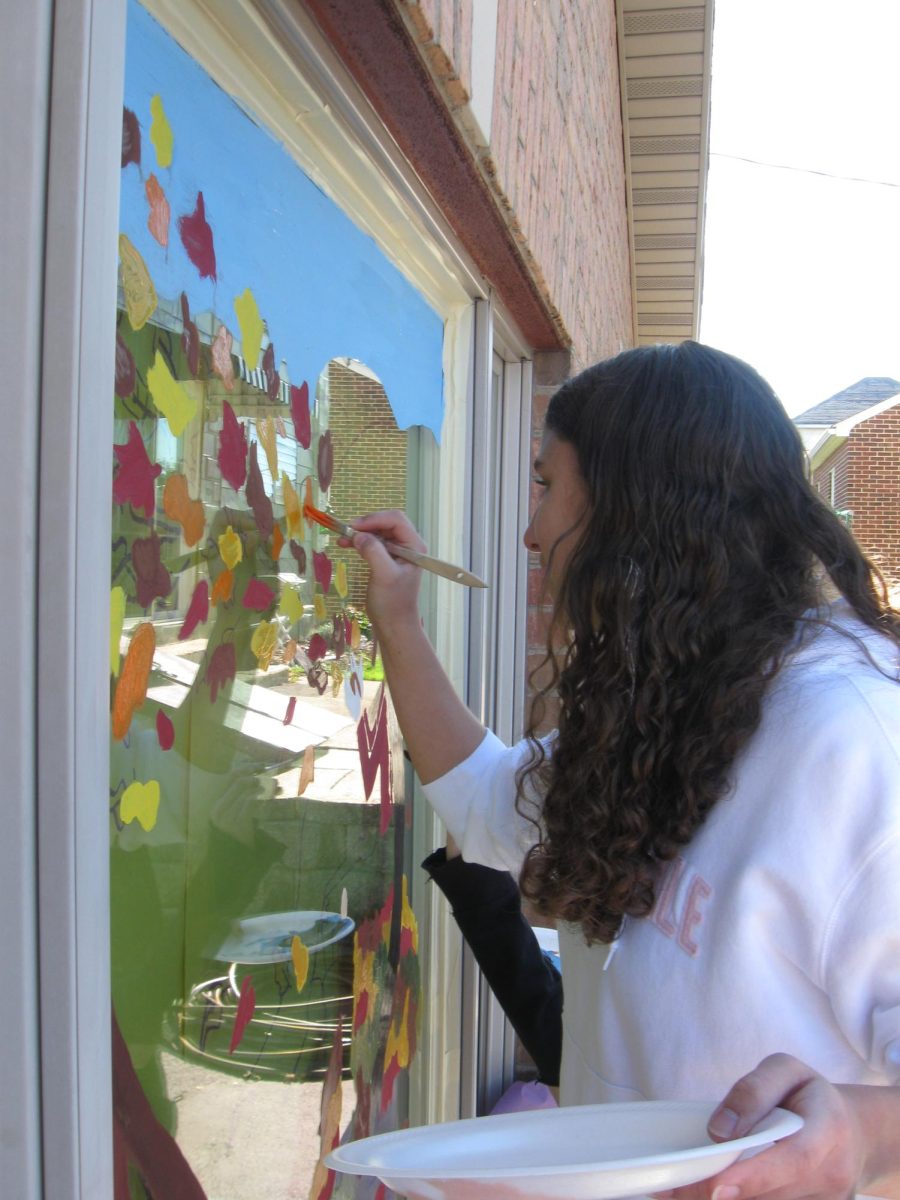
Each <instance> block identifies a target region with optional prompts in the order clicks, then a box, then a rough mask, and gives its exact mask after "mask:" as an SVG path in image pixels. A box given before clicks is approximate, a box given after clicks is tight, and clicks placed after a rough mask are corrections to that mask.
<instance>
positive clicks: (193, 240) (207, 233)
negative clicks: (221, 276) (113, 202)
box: [178, 192, 216, 279]
mask: <svg viewBox="0 0 900 1200" xmlns="http://www.w3.org/2000/svg"><path fill="white" fill-rule="evenodd" d="M178 232H179V233H180V234H181V243H182V245H183V246H184V248H185V251H186V253H187V256H188V258H189V259H190V260H191V262H192V263H193V264H194V266H195V267H196V268H197V270H198V271H199V272H200V278H201V279H215V277H216V251H215V248H214V246H213V233H212V229H210V227H209V224H208V223H207V220H206V206H205V204H204V202H203V193H202V192H198V193H197V207H196V208H195V209H194V211H193V212H192V213H191V214H190V215H189V216H184V217H179V218H178Z"/></svg>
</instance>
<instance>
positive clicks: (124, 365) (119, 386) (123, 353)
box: [116, 333, 137, 400]
mask: <svg viewBox="0 0 900 1200" xmlns="http://www.w3.org/2000/svg"><path fill="white" fill-rule="evenodd" d="M136 382H137V370H136V368H135V365H134V355H133V354H132V353H131V351H130V350H129V349H128V347H127V346H126V345H125V342H124V341H123V339H122V335H121V334H120V333H117V334H116V395H117V396H121V397H122V399H123V400H124V399H126V398H127V397H128V396H130V395H131V393H132V392H133V391H134V385H135V383H136Z"/></svg>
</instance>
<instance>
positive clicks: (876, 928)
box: [825, 833, 900, 1084]
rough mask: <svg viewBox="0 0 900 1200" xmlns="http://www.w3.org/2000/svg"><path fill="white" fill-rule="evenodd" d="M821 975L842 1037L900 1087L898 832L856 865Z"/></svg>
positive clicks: (840, 899)
mask: <svg viewBox="0 0 900 1200" xmlns="http://www.w3.org/2000/svg"><path fill="white" fill-rule="evenodd" d="M825 971H826V987H827V990H828V994H829V996H830V998H831V1004H832V1008H833V1010H834V1013H835V1016H836V1017H837V1020H838V1022H839V1024H840V1026H841V1028H842V1029H843V1031H844V1034H845V1036H846V1037H847V1039H848V1040H849V1041H850V1042H851V1044H852V1045H853V1046H854V1048H855V1049H856V1051H857V1053H858V1054H859V1055H860V1057H861V1058H863V1059H864V1060H865V1061H866V1062H868V1064H869V1066H870V1067H871V1068H872V1070H874V1071H876V1072H878V1073H879V1074H881V1075H883V1076H886V1077H887V1079H888V1080H889V1081H890V1082H892V1083H894V1084H897V1083H900V833H894V834H893V835H890V836H888V837H887V838H885V840H884V841H883V842H882V843H881V844H880V845H879V846H878V847H877V848H876V849H874V850H873V851H872V852H871V854H869V855H868V856H867V857H866V858H865V859H864V860H863V861H862V862H860V863H859V864H858V865H857V868H856V870H855V871H854V873H853V874H852V875H851V877H850V879H849V880H848V882H847V884H846V886H845V887H844V888H843V889H842V891H841V894H840V896H838V898H837V902H836V904H835V908H834V911H833V913H832V919H831V922H830V928H829V931H828V937H827V940H826V944H825Z"/></svg>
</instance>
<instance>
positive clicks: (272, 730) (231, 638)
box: [109, 4, 443, 1200]
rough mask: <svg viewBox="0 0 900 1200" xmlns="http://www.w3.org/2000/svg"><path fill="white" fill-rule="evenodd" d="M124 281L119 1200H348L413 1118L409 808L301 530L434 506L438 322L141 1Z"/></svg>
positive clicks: (329, 557) (415, 980)
mask: <svg viewBox="0 0 900 1200" xmlns="http://www.w3.org/2000/svg"><path fill="white" fill-rule="evenodd" d="M119 282H120V297H119V298H120V303H119V312H118V324H117V336H116V345H117V354H116V378H115V383H114V405H115V409H114V411H115V433H114V442H115V459H116V465H115V474H114V479H113V538H112V548H111V598H110V610H111V633H110V702H111V753H110V786H109V803H110V834H111V856H110V872H111V877H110V878H111V885H110V904H111V930H112V992H113V1010H114V1017H115V1031H114V1053H113V1073H114V1083H113V1094H114V1112H115V1150H116V1181H117V1182H116V1186H117V1200H126V1197H129V1198H133V1200H143V1198H144V1197H149V1198H153V1200H160V1198H161V1197H164V1196H166V1195H167V1194H169V1190H172V1191H173V1194H174V1188H175V1184H176V1182H177V1183H178V1184H179V1185H180V1186H181V1187H182V1188H184V1189H190V1188H194V1189H195V1190H194V1191H189V1190H185V1191H182V1192H179V1194H185V1195H187V1194H191V1195H197V1196H198V1197H199V1196H206V1197H207V1198H208V1200H214V1198H217V1197H232V1196H237V1195H240V1196H241V1197H242V1198H244V1200H254V1198H255V1197H265V1198H266V1200H288V1198H293V1197H304V1198H305V1197H307V1196H309V1197H323V1198H324V1197H328V1196H330V1195H332V1194H334V1195H347V1196H350V1195H356V1194H359V1195H363V1194H365V1195H368V1194H369V1191H370V1190H371V1187H370V1184H371V1185H372V1187H374V1186H375V1185H374V1183H373V1182H372V1181H355V1180H352V1179H349V1178H348V1179H344V1180H339V1181H338V1180H336V1179H335V1178H334V1176H333V1175H329V1173H327V1172H326V1171H324V1170H323V1168H322V1166H321V1163H320V1159H321V1156H322V1154H323V1152H324V1151H325V1150H327V1149H329V1148H330V1147H331V1146H332V1145H333V1144H334V1142H335V1141H336V1139H337V1138H338V1137H339V1136H342V1135H344V1134H346V1133H347V1132H348V1130H349V1134H350V1136H355V1137H358V1136H364V1135H366V1134H368V1133H373V1132H377V1131H379V1130H382V1129H386V1128H393V1127H396V1126H397V1125H400V1124H403V1123H405V1122H407V1121H409V1120H410V1117H411V1111H410V1103H411V1101H410V1095H411V1082H410V1078H411V1073H412V1072H414V1070H415V1061H416V1054H417V1047H418V1045H419V1044H420V1041H421V1038H422V1036H423V1028H422V1025H423V1003H422V970H421V965H420V955H419V933H418V920H417V915H416V913H415V911H414V909H413V905H412V902H411V894H412V889H411V885H410V873H411V870H412V869H413V860H412V811H411V804H409V803H407V795H406V786H405V775H406V770H405V766H404V761H403V756H402V751H401V749H400V745H399V739H398V736H397V731H396V729H395V727H394V723H393V719H392V716H391V708H390V700H389V697H388V695H387V693H386V691H385V688H384V685H383V681H382V679H381V667H380V660H379V658H378V649H377V646H376V644H375V643H374V641H373V639H372V637H371V631H370V629H369V627H368V625H367V622H366V619H365V615H364V609H363V586H364V584H363V578H362V575H361V573H360V571H359V566H358V563H357V562H356V560H355V558H354V556H353V554H352V552H342V551H341V550H340V548H338V547H337V546H336V545H335V541H334V539H333V537H332V535H330V534H329V533H328V531H327V530H325V529H323V528H321V527H320V526H319V525H317V524H316V523H315V521H312V520H310V519H309V515H308V509H309V506H310V505H311V506H312V507H313V508H315V509H318V510H320V511H321V510H329V509H330V510H333V512H334V513H336V514H337V515H338V516H340V517H346V516H351V515H354V514H355V513H357V512H359V511H360V510H361V509H368V508H375V507H383V506H392V507H404V506H409V505H412V506H416V505H421V504H422V503H423V497H422V494H421V493H422V487H423V471H422V469H421V466H422V461H423V456H424V457H427V459H428V462H429V464H431V465H432V466H433V465H434V463H435V462H436V455H437V445H436V441H435V437H434V434H435V433H439V432H440V412H441V386H442V385H441V378H442V354H443V325H442V322H441V320H440V319H439V317H438V316H437V315H436V314H435V312H434V311H433V310H432V309H431V308H430V307H429V305H428V304H427V303H426V302H425V301H424V300H423V299H422V297H421V296H420V295H419V294H418V293H417V291H416V290H415V289H414V288H413V287H412V286H411V285H410V284H409V283H408V282H407V281H406V279H405V278H404V277H403V276H401V274H400V273H399V271H397V270H396V269H395V268H394V267H393V266H392V265H391V263H390V262H389V261H388V260H387V259H386V258H385V257H384V255H383V254H382V253H381V252H380V251H379V250H378V248H377V247H376V246H375V244H374V243H373V242H372V241H371V239H369V238H367V237H364V236H363V235H362V234H361V233H360V232H359V230H358V229H357V228H356V227H355V226H354V225H353V224H352V223H351V222H350V221H349V220H348V219H347V218H346V217H345V216H344V214H343V213H342V212H341V211H340V209H339V208H337V206H335V205H334V204H333V203H332V202H331V201H330V200H328V198H327V197H326V196H324V195H323V193H322V192H321V191H319V190H318V189H317V188H316V187H314V186H313V184H312V183H311V182H310V180H309V179H308V178H307V176H306V175H305V174H304V173H303V172H302V171H301V170H300V168H299V166H298V165H297V164H296V163H295V162H294V161H293V160H292V159H291V158H290V157H289V156H288V155H287V154H286V153H285V151H284V150H283V149H282V148H281V147H280V146H279V145H277V143H276V142H275V141H274V140H273V139H272V138H271V137H270V136H269V134H268V133H267V132H266V131H265V130H263V129H261V128H259V127H258V126H257V125H256V124H254V123H253V122H252V121H251V120H250V119H249V118H248V116H247V115H246V113H245V112H244V111H242V109H241V108H239V107H238V106H237V105H236V104H235V103H234V102H233V101H231V100H230V99H229V98H228V97H227V96H226V95H225V94H224V93H223V92H221V91H220V90H219V89H218V88H217V87H216V86H215V85H214V84H213V83H212V81H211V80H210V79H209V78H208V77H207V76H206V75H205V74H204V72H203V71H202V70H200V68H199V67H198V66H197V64H196V63H195V62H193V61H192V60H191V59H190V58H189V57H188V56H187V55H186V54H184V52H183V51H182V50H181V49H180V48H179V47H178V46H177V45H176V44H175V43H174V42H173V41H172V40H171V39H170V38H169V36H168V35H167V34H166V33H165V32H164V31H163V30H162V29H161V28H160V27H159V26H158V25H157V24H156V23H155V22H154V21H153V20H152V19H151V18H150V17H149V16H148V15H147V14H146V13H145V12H144V10H143V9H141V8H140V7H139V6H138V5H137V4H132V5H131V7H130V8H129V25H128V52H127V58H126V84H125V104H124V112H123V143H122V204H121V236H120V281H119ZM417 397H418V398H417ZM397 413H400V414H401V417H402V419H403V421H404V424H403V426H402V427H401V426H399V425H398V421H397V415H396V414H397ZM429 425H430V426H431V429H429V428H427V426H429ZM410 426H412V427H413V428H412V429H410V428H409V427H410ZM437 482H438V473H437V472H434V473H433V474H431V475H430V478H429V482H428V484H427V486H428V487H430V488H431V489H432V490H433V489H434V488H436V487H437ZM431 502H432V504H433V503H434V498H433V497H432V499H431ZM412 1086H413V1088H414V1086H415V1085H412ZM413 1115H415V1114H413ZM367 1189H368V1190H367Z"/></svg>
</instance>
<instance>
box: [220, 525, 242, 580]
mask: <svg viewBox="0 0 900 1200" xmlns="http://www.w3.org/2000/svg"><path fill="white" fill-rule="evenodd" d="M219 554H221V556H222V562H223V563H224V564H225V566H226V567H227V568H228V569H229V571H233V570H234V568H235V567H236V566H237V565H238V563H239V562H240V561H241V559H242V558H243V557H244V546H243V543H242V542H241V539H240V538H239V537H238V535H237V534H236V533H235V532H234V530H233V529H232V528H231V526H230V525H229V526H228V528H227V529H226V530H225V532H224V533H223V534H222V535H221V536H220V538H219Z"/></svg>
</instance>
